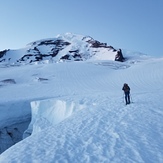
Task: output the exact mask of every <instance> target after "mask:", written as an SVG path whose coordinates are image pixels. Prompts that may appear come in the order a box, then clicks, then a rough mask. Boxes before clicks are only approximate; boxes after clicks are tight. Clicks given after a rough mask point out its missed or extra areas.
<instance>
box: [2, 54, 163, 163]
mask: <svg viewBox="0 0 163 163" xmlns="http://www.w3.org/2000/svg"><path fill="white" fill-rule="evenodd" d="M162 65H163V59H162V58H157V59H155V58H148V57H144V56H131V58H130V60H128V61H127V62H125V63H120V62H114V61H109V60H102V58H101V59H100V60H94V61H87V62H63V63H49V64H46V63H40V64H39V63H38V64H33V65H25V66H14V67H13V66H10V67H4V66H3V65H1V67H0V69H1V72H2V73H1V74H0V79H14V80H15V81H16V84H11V83H8V84H4V83H2V84H1V87H0V89H1V92H3V96H2V97H1V99H0V102H1V104H3V107H2V106H0V111H1V116H0V121H1V122H2V121H3V122H4V121H6V123H11V122H10V119H11V117H13V115H12V114H14V113H13V112H12V109H14V110H16V112H15V114H16V115H15V117H16V118H13V121H14V120H18V119H19V118H20V119H21V117H22V109H23V110H24V109H25V110H26V111H23V113H24V117H28V116H29V115H30V111H31V110H30V109H31V107H32V109H33V111H32V121H31V124H30V126H29V129H30V131H31V132H32V131H33V133H32V135H31V136H29V135H26V136H29V137H27V138H26V139H24V140H23V141H21V142H19V143H17V144H16V145H14V146H12V147H11V148H9V149H8V150H6V151H5V152H4V153H2V154H1V155H0V162H2V163H4V162H6V163H13V162H15V163H31V162H37V163H38V162H47V163H52V162H55V163H57V162H70V163H72V162H73V163H79V162H80V163H87V162H88V163H92V162H97V163H99V162H100V163H102V162H105V163H106V162H109V163H110V162H114V163H120V162H124V163H137V162H139V163H155V162H156V163H161V162H163V154H162V151H163V143H162V142H163V118H162V116H163V108H162V106H163V101H162V97H163V89H162V85H163V73H162V71H163V66H162ZM125 82H127V83H128V84H129V86H130V87H131V100H132V102H133V103H131V105H127V106H126V105H125V104H124V96H123V92H122V90H121V89H122V85H123V83H125ZM23 101H24V102H26V103H28V104H29V105H30V104H31V107H30V106H29V105H28V106H27V105H26V106H25V107H22V108H21V109H20V108H18V107H14V106H13V107H12V108H11V107H10V108H9V109H8V112H9V113H12V114H11V115H10V114H6V115H5V119H3V117H4V116H2V115H3V113H4V110H3V108H6V107H8V102H10V103H15V104H17V105H18V104H19V103H20V104H22V103H23ZM58 101H59V104H58V103H57V102H58ZM30 102H31V103H30ZM76 106H77V107H76ZM52 108H53V109H52ZM55 109H56V110H57V111H54V110H55ZM66 109H67V112H66ZM53 117H54V119H53ZM57 118H61V119H59V120H57ZM56 120H57V121H56ZM28 131H29V130H28Z"/></svg>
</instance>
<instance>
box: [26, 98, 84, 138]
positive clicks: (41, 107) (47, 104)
mask: <svg viewBox="0 0 163 163" xmlns="http://www.w3.org/2000/svg"><path fill="white" fill-rule="evenodd" d="M84 107H85V105H84V104H80V103H75V102H74V101H64V100H56V99H47V100H41V101H33V102H31V112H32V119H31V123H30V124H29V127H28V129H27V130H26V131H25V132H24V135H23V138H26V137H28V136H30V135H31V134H34V133H38V132H39V131H41V130H43V129H44V128H46V127H49V126H53V125H56V124H58V123H60V122H61V121H63V120H64V119H66V118H67V117H69V116H71V115H72V114H73V113H74V112H76V111H78V110H81V109H83V108H84Z"/></svg>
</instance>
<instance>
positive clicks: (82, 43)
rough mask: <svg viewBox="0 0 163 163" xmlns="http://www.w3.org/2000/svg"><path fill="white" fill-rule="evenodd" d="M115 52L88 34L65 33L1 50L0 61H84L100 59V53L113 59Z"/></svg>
mask: <svg viewBox="0 0 163 163" xmlns="http://www.w3.org/2000/svg"><path fill="white" fill-rule="evenodd" d="M116 52H117V50H116V49H114V48H113V47H112V46H108V45H107V44H106V43H101V42H99V41H97V40H94V39H93V38H92V37H90V36H82V35H77V34H72V33H66V34H64V35H58V36H56V37H55V38H50V39H42V40H38V41H35V42H32V43H29V44H28V45H27V46H26V47H25V48H22V49H18V50H4V51H1V52H0V62H6V63H10V64H19V63H32V62H36V61H43V60H53V61H64V60H71V61H85V60H88V59H94V58H96V59H100V58H101V55H103V59H107V60H108V59H110V60H114V59H115V55H116Z"/></svg>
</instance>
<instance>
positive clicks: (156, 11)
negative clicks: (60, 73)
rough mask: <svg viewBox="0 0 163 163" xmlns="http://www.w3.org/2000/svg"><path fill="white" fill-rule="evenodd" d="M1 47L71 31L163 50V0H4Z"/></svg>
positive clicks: (128, 46) (143, 48)
mask: <svg viewBox="0 0 163 163" xmlns="http://www.w3.org/2000/svg"><path fill="white" fill-rule="evenodd" d="M0 22H1V23H0V50H4V49H18V48H22V47H25V46H26V44H28V43H30V42H32V41H36V40H38V39H44V38H53V37H55V36H56V35H58V34H64V33H66V32H71V33H75V34H81V35H89V36H91V37H93V38H94V39H96V40H98V41H100V42H105V43H107V44H108V45H112V46H113V47H115V48H122V49H127V50H131V51H138V52H142V53H145V54H149V55H154V56H163V48H162V46H163V45H162V43H163V0H100V1H99V0H82V1H80V0H79V1H78V0H4V1H2V2H1V4H0Z"/></svg>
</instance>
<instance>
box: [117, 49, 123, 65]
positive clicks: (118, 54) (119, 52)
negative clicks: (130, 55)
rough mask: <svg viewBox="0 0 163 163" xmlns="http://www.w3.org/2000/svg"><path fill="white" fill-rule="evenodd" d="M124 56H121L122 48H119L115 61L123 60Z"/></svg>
mask: <svg viewBox="0 0 163 163" xmlns="http://www.w3.org/2000/svg"><path fill="white" fill-rule="evenodd" d="M124 60H125V58H124V57H123V54H122V50H121V49H119V50H118V51H117V54H116V56H115V61H120V62H124Z"/></svg>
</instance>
